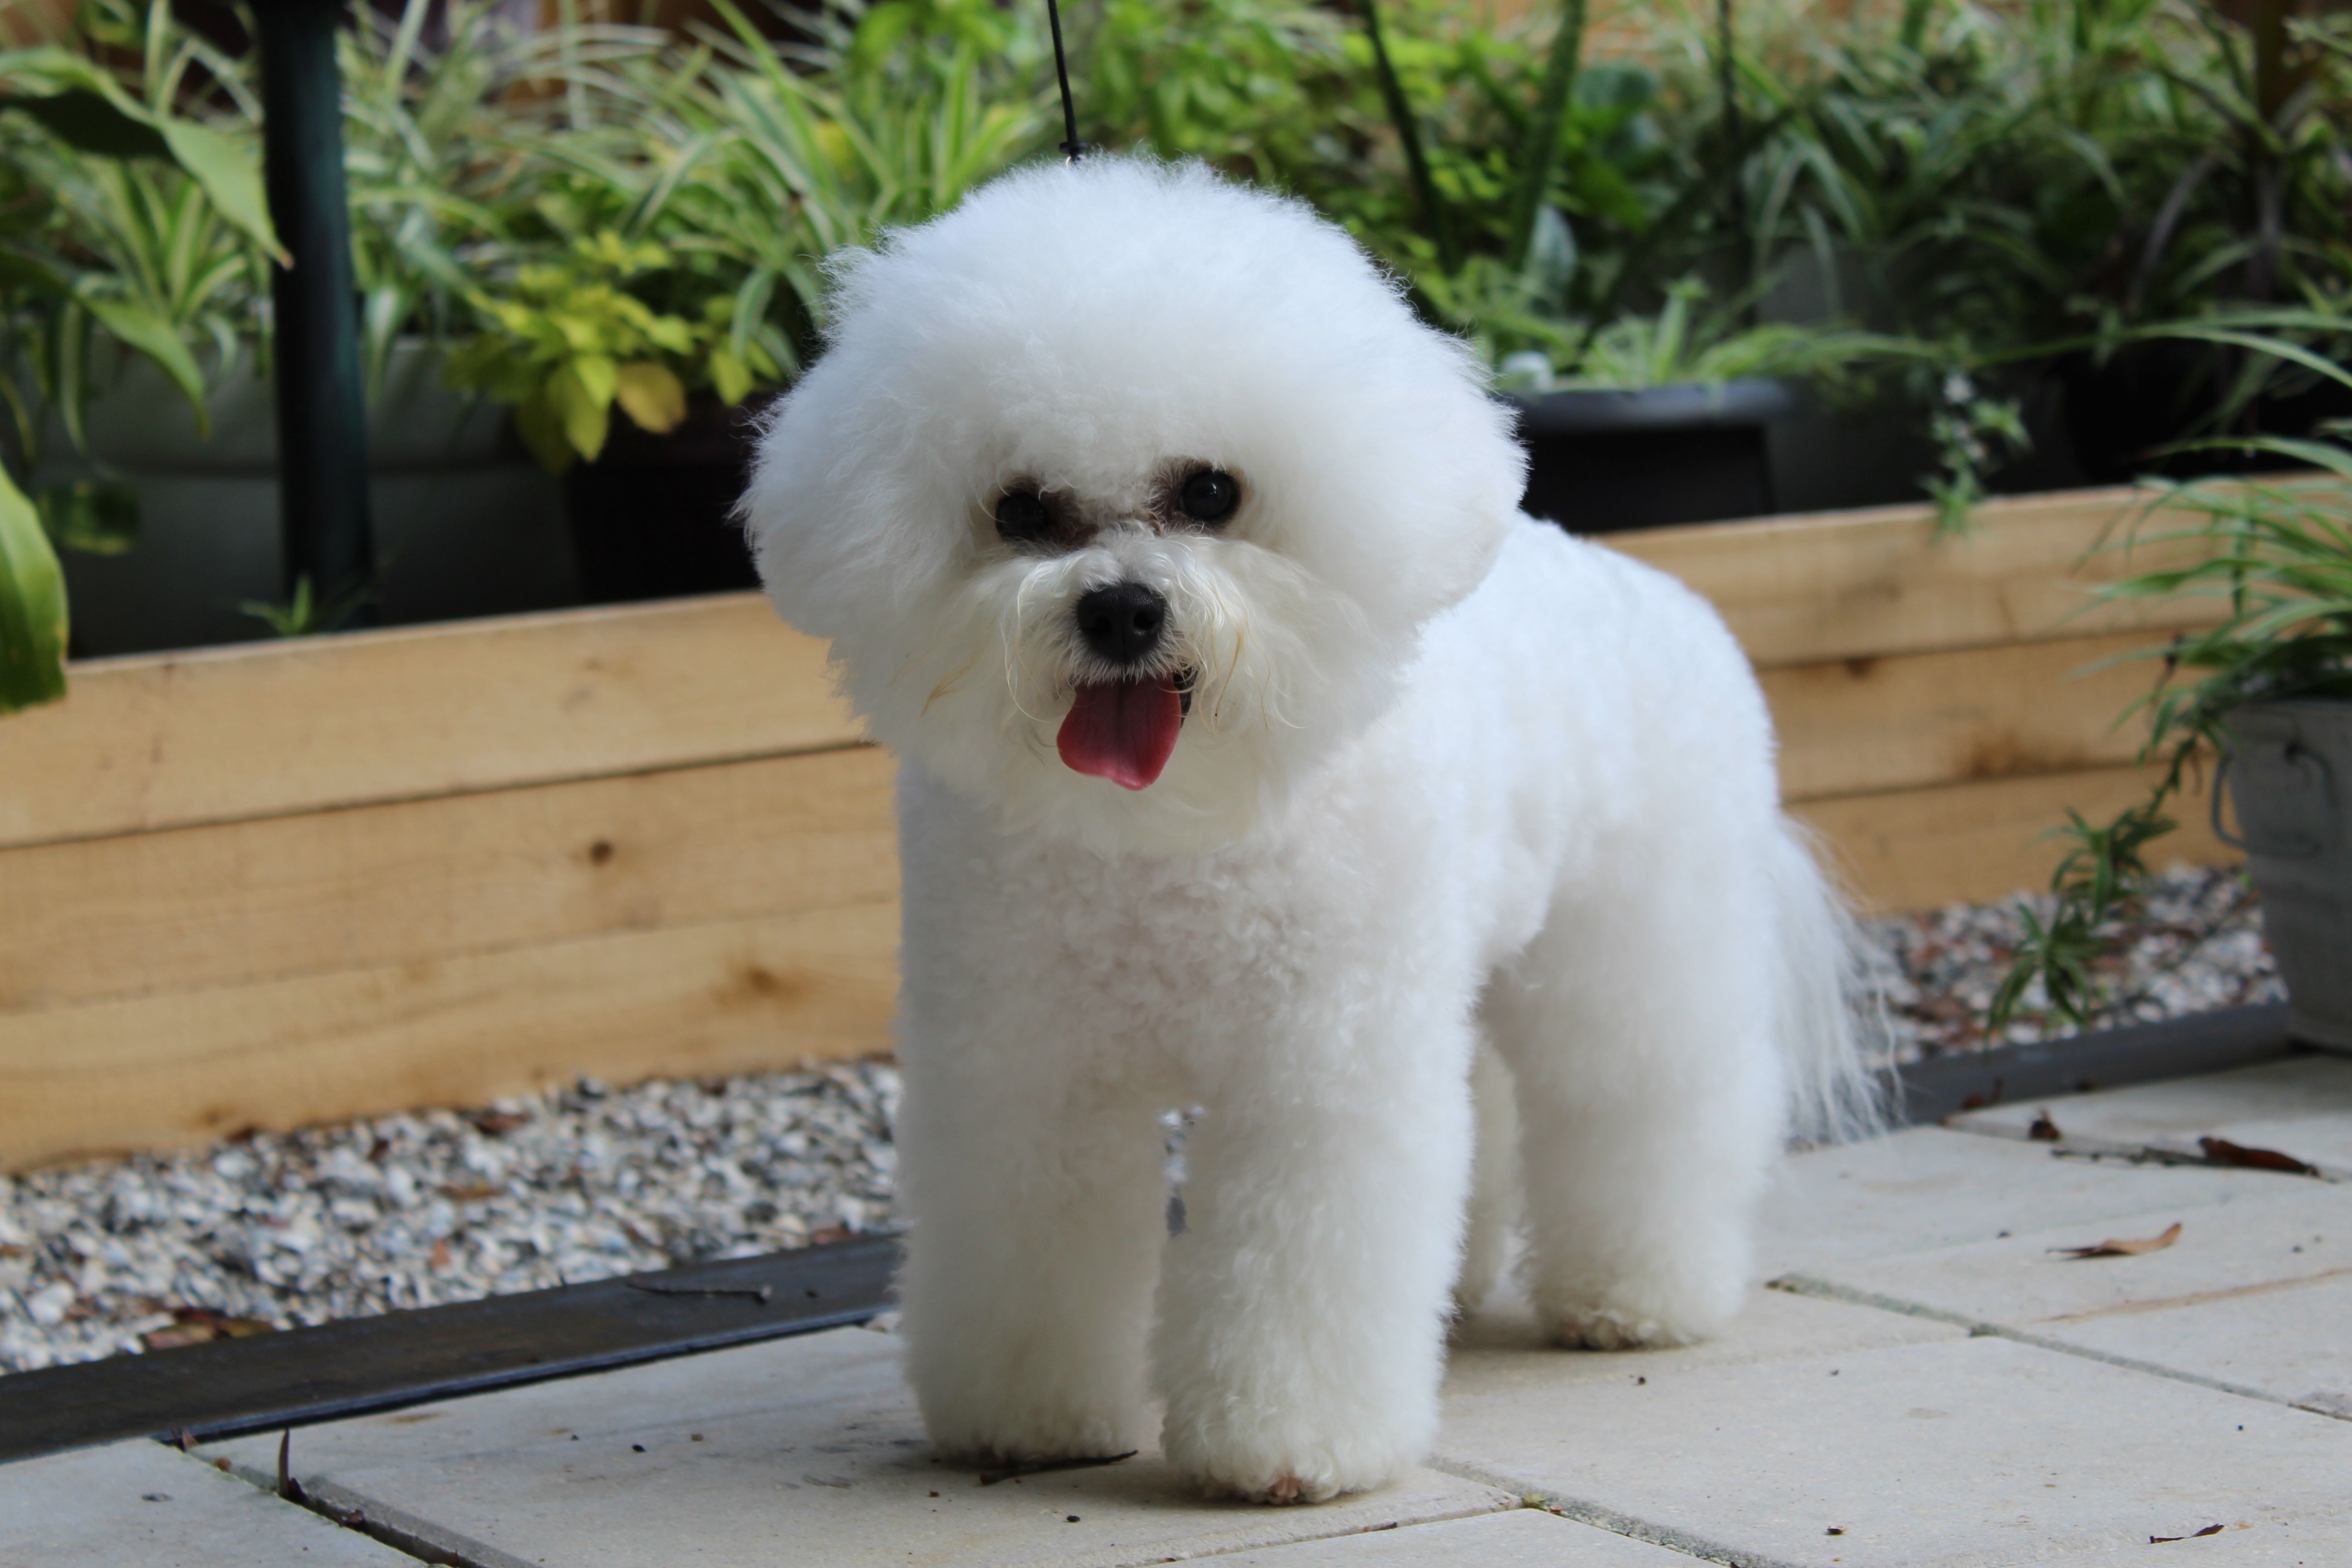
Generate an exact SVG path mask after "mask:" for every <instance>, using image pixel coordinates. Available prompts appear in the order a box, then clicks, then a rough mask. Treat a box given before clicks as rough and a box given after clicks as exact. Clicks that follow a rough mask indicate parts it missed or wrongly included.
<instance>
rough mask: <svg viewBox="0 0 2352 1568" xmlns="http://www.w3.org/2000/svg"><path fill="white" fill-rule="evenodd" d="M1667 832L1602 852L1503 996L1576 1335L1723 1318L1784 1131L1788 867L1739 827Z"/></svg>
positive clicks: (1537, 1257) (1538, 1184) (1706, 1328)
mask: <svg viewBox="0 0 2352 1568" xmlns="http://www.w3.org/2000/svg"><path fill="white" fill-rule="evenodd" d="M1660 837H1662V838H1665V839H1670V840H1672V841H1671V842H1649V843H1645V844H1643V845H1639V846H1628V845H1619V846H1616V847H1614V852H1613V853H1610V854H1604V855H1602V856H1601V857H1599V858H1597V861H1596V864H1595V865H1594V866H1592V867H1590V868H1587V874H1586V875H1585V876H1583V877H1581V878H1580V879H1579V881H1578V882H1577V884H1576V885H1575V886H1574V887H1573V889H1570V891H1568V892H1565V893H1563V894H1562V895H1561V897H1560V898H1559V900H1558V901H1557V902H1556V903H1555V906H1554V908H1553V910H1552V911H1551V914H1550V916H1549V923H1548V924H1547V926H1546V928H1545V929H1544V931H1542V932H1541V933H1540V934H1539V935H1538V937H1537V938H1536V940H1535V942H1533V943H1531V944H1530V945H1529V946H1528V949H1527V951H1526V952H1523V953H1522V954H1521V955H1520V956H1519V958H1518V959H1517V961H1516V962H1515V963H1513V964H1512V966H1511V967H1510V968H1509V969H1507V971H1505V972H1504V973H1502V974H1500V975H1498V976H1497V977H1496V982H1495V984H1493V986H1492V987H1491V988H1490V990H1489V993H1488V996H1487V1005H1486V1017H1487V1021H1488V1025H1489V1026H1490V1028H1491V1029H1492V1030H1493V1032H1494V1036H1495V1040H1496V1046H1497V1047H1498V1048H1499V1049H1500V1050H1501V1051H1502V1052H1503V1054H1504V1056H1505V1057H1506V1058H1507V1059H1508V1060H1509V1062H1510V1064H1511V1068H1512V1074H1513V1077H1514V1079H1516V1082H1517V1089H1518V1110H1519V1117H1520V1120H1521V1122H1522V1125H1523V1129H1524V1131H1523V1132H1522V1135H1521V1152H1522V1159H1523V1167H1524V1170H1525V1172H1526V1176H1527V1205H1528V1290H1529V1294H1530V1295H1531V1296H1532V1298H1533V1299H1534V1302H1535V1307H1536V1310H1537V1313H1538V1318H1539V1319H1540V1320H1541V1321H1542V1322H1543V1324H1544V1326H1545V1328H1546V1330H1547V1331H1549V1333H1550V1334H1551V1336H1552V1337H1553V1338H1555V1339H1556V1340H1558V1341H1559V1342H1561V1343H1564V1344H1572V1345H1588V1346H1591V1347H1593V1348H1596V1349H1621V1348H1631V1347H1633V1346H1637V1345H1655V1344H1682V1343H1687V1342H1691V1341H1693V1340H1696V1339H1700V1338H1704V1337H1705V1336H1706V1335H1708V1334H1710V1333H1713V1332H1714V1331H1716V1330H1717V1328H1719V1327H1720V1326H1721V1325H1722V1324H1723V1322H1724V1321H1726V1320H1727V1318H1729V1317H1730V1315H1731V1314H1732V1312H1733V1311H1734V1310H1737V1308H1738V1304H1739V1301H1740V1299H1741V1297H1742V1295H1743V1294H1744V1293H1745V1290H1746V1288H1747V1283H1748V1267H1749V1257H1750V1238H1749V1228H1750V1224H1751V1219H1752V1215H1753V1210H1754V1207H1755V1204H1756V1201H1757V1199H1758V1197H1759V1195H1760V1194H1761V1192H1762V1189H1763V1186H1764V1184H1765V1181H1766V1178H1767V1175H1768V1173H1769V1170H1770V1169H1771V1165H1772V1163H1773V1161H1774V1159H1775V1157H1776V1156H1777V1154H1778V1152H1779V1150H1780V1144H1781V1142H1782V1139H1783V1136H1784V1133H1783V1129H1784V1126H1785V1113H1784V1109H1783V1104H1784V1091H1783V1088H1782V1083H1781V1072H1780V1061H1779V1058H1778V1056H1777V1053H1776V1051H1775V1049H1774V1045H1773V1040H1772V1025H1773V1016H1774V1000H1775V993H1774V986H1775V977H1774V969H1775V965H1776V963H1777V962H1778V951H1779V947H1778V943H1777V942H1776V940H1775V935H1774V931H1773V910H1772V903H1771V891H1770V886H1769V872H1768V868H1767V866H1766V864H1765V863H1764V861H1763V859H1762V858H1761V857H1760V856H1759V855H1758V854H1757V853H1755V852H1754V850H1755V849H1756V847H1755V846H1748V845H1746V844H1744V843H1743V842H1742V841H1741V840H1740V838H1738V837H1735V836H1733V835H1732V834H1731V833H1729V832H1723V833H1721V834H1720V835H1719V836H1717V835H1709V834H1708V833H1706V831H1705V830H1704V828H1703V827H1699V826H1694V825H1693V824H1692V823H1690V822H1689V821H1687V820H1685V821H1681V822H1676V823H1675V824H1673V826H1672V828H1671V831H1669V832H1668V833H1665V834H1663V835H1661V836H1660ZM1710 839H1712V840H1713V841H1712V842H1710ZM1743 849H1745V850H1748V853H1747V854H1745V855H1743V854H1742V853H1741V851H1742V850H1743ZM1612 867H1613V868H1614V871H1613V872H1612V869H1611V868H1612Z"/></svg>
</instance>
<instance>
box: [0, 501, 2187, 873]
mask: <svg viewBox="0 0 2352 1568" xmlns="http://www.w3.org/2000/svg"><path fill="white" fill-rule="evenodd" d="M2129 498H2130V492H2128V491H2125V490H2099V491H2086V492H2072V493H2069V494H2066V495H2063V496H2054V497H2028V498H2022V499H2017V500H2000V501H1991V502H1987V503H1985V504H1984V505H1983V506H1982V507H1981V508H1979V525H1978V531H1977V532H1976V533H1975V534H1974V535H1972V536H1971V537H1969V538H1966V539H1961V540H1955V541H1949V542H1935V541H1934V540H1933V538H1932V533H1933V524H1932V522H1931V521H1930V519H1929V516H1928V513H1927V509H1925V508H1922V507H1898V508H1886V509H1881V510H1874V511H1858V512H1848V513H1834V514H1829V515H1825V516H1821V517H1813V518H1776V519H1768V520H1764V521H1756V522H1747V523H1727V524H1706V525H1701V526H1698V527H1691V528H1676V529H1662V530H1655V531H1649V532H1645V533H1630V534H1620V535H1616V536H1614V537H1613V538H1612V541H1611V542H1612V543H1614V544H1616V545H1617V546H1618V547H1619V548H1621V549H1624V550H1626V551H1628V552H1632V553H1633V554H1635V555H1638V556H1640V557H1641V558H1643V559H1644V560H1647V561H1650V562H1651V563H1654V564H1656V565H1658V566H1661V567H1663V568H1664V569H1665V570H1667V571H1670V572H1672V573H1674V574H1676V575H1677V576H1680V577H1681V578H1683V580H1684V581H1685V582H1687V583H1689V584H1691V585H1692V586H1693V587H1695V588H1696V589H1697V590H1698V591H1699V592H1701V593H1703V594H1705V595H1707V596H1708V597H1709V598H1711V599H1712V600H1714V601H1715V603H1716V605H1717V607H1718V608H1719V609H1721V610H1722V611H1723V612H1724V614H1725V616H1726V617H1727V619H1728V620H1729V621H1730V622H1731V624H1732V626H1733V629H1734V630H1735V631H1737V632H1738V634H1739V636H1740V637H1741V638H1742V640H1743V642H1744V643H1745V644H1746V645H1747V647H1748V650H1749V653H1750V656H1751V657H1752V658H1755V659H1756V660H1757V661H1758V663H1759V665H1762V666H1765V667H1767V668H1771V667H1777V666H1782V665H1790V664H1804V663H1817V662H1821V661H1822V660H1826V659H1832V658H1860V657H1870V656H1885V655H1891V654H1902V653H1920V652H1927V651H1933V650H1937V649H1947V648H1958V647H1981V646H1988V645H1992V644H1998V643H2005V642H2011V641H2017V640H2021V639H2039V638H2045V637H2075V636H2084V635H2089V634H2091V633H2093V632H2095V631H2097V630H2099V629H2102V627H2105V628H2106V629H2113V627H2114V626H2116V625H2121V624H2125V623H2123V622H2121V621H2112V622H2110V621H2101V622H2097V623H2094V622H2092V621H2089V620H2086V619H2085V620H2074V621H2069V620H2068V619H2067V617H2068V616H2069V615H2070V613H2072V612H2074V611H2077V610H2079V609H2080V608H2081V607H2082V605H2083V604H2084V594H2083V590H2082V586H2081V584H2080V583H2079V582H2069V581H2067V580H2066V574H2068V573H2069V572H2070V571H2072V569H2073V567H2074V563H2075V561H2076V559H2077V558H2078V557H2079V556H2080V555H2081V554H2082V553H2083V552H2084V551H2085V550H2088V549H2089V548H2091V546H2092V545H2093V544H2094V543H2095V542H2096V540H2097V539H2098V537H2099V536H2100V534H2101V532H2102V531H2104V530H2105V529H2106V528H2107V527H2109V526H2110V525H2111V524H2112V523H2113V522H2114V521H2116V519H2117V518H2118V517H2120V516H2122V515H2123V514H2124V512H2125V511H2126V508H2127V507H2128V505H2129V504H2130V500H2129ZM2113 569H2114V566H2113V563H2102V564H2101V565H2100V566H2099V568H2098V572H2106V571H2111V570H2113ZM2096 574H2097V572H2095V573H2093V574H2088V575H2096ZM2203 618H2205V612H2204V611H2203V609H2202V608H2201V606H2198V605H2184V606H2170V607H2167V608H2166V609H2164V610H2162V611H2161V612H2157V613H2151V614H2148V615H2146V616H2142V617H2140V619H2139V620H2138V621H2137V622H2133V623H2131V624H2139V625H2147V626H2179V625H2188V624H2196V623H2197V622H2198V621H2200V620H2201V619H2203ZM858 738H859V737H858V731H857V728H856V723H855V721H853V720H852V719H851V717H850V716H849V714H848V713H847V711H846V710H845V708H844V706H843V705H842V704H841V703H840V702H839V701H838V700H837V699H835V696H834V695H833V692H832V689H831V683H830V681H829V679H827V677H826V674H825V671H824V648H823V647H822V646H821V645H819V644H817V643H815V642H814V641H812V640H811V639H809V638H805V637H800V636H798V635H797V634H795V633H793V632H792V631H790V630H788V629H786V628H785V627H783V626H780V625H779V624H777V622H776V621H775V619H774V617H773V616H772V614H771V612H770V611H769V610H768V608H767V606H766V604H765V602H764V601H763V600H762V599H761V598H760V597H759V596H758V595H748V594H747V595H720V596H718V597H714V598H709V599H701V600H687V601H676V602H672V603H668V604H662V605H638V606H626V607H621V608H607V609H596V610H585V611H565V612H560V613H557V614H553V615H546V616H518V617H514V618H511V619H507V620H497V621H477V622H466V623H457V624H452V625H446V626H427V627H413V628H407V629H404V630H396V631H388V632H374V633H365V634H361V635H357V636H352V637H336V638H331V639H320V640H307V639H306V640H303V641H301V642H299V643H290V644H255V645H247V646H245V647H235V648H214V649H204V650H198V651H194V652H191V653H183V654H172V655H164V656H157V657H142V658H122V659H108V660H97V661H93V662H89V663H85V664H80V665H77V666H76V667H75V668H74V671H73V689H72V692H71V694H70V695H69V696H68V698H67V700H65V701H64V702H62V703H59V704H57V705H55V706H53V707H49V708H44V709H38V710H33V711H31V712H27V713H22V714H17V715H15V716H13V717H11V718H10V719H9V721H7V722H6V723H5V724H0V846H7V845H21V844H32V843H43V842H50V841H56V840H60V839H68V838H78V837H97V836H100V835H103V834H108V833H120V832H126V831H131V830H135V829H145V828H162V827H176V826H189V825H192V824H196V823H205V822H225V821H238V820H244V819H247V818H250V817H256V816H273V815H278V814H282V813H287V812H294V811H306V810H318V809H321V808H325V807H333V806H343V805H367V804H374V803H380V802H384V801H394V800H408V799H415V798H420V797H426V796H434V795H451V794H458V793H463V792H466V791H471V790H481V789H495V788H500V787H506V786H510V785H515V784H533V783H544V782H550V781H553V780H559V779H572V778H587V777H597V776H603V775H608V774H613V773H629V772H635V771H638V770H642V769H645V768H649V767H661V766H672V765H677V764H682V763H702V762H716V761H724V760H731V759H739V758H745V757H755V756H767V755H775V754H780V753H784V752H800V751H812V750H819V749H823V748H826V747H832V746H839V745H845V744H849V743H852V742H855V741H856V740H857V739H858Z"/></svg>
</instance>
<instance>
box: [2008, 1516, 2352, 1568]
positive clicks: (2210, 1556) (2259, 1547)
mask: <svg viewBox="0 0 2352 1568" xmlns="http://www.w3.org/2000/svg"><path fill="white" fill-rule="evenodd" d="M2206 1524H2220V1525H2221V1531H2219V1532H2218V1533H2216V1534H2213V1535H2202V1536H2200V1535H2188V1536H2177V1535H2176V1538H2175V1539H2173V1540H2170V1541H2151V1542H2143V1543H2141V1544H2138V1545H2135V1546H2126V1547H2123V1548H2120V1549H2119V1550H2116V1551H2112V1552H2067V1553H2066V1554H2064V1555H2063V1556H2061V1557H2052V1558H2045V1559H2042V1560H2041V1561H2040V1562H2038V1563H2036V1564H2035V1568H2343V1565H2344V1564H2345V1563H2352V1526H2347V1525H2345V1524H2342V1523H2334V1524H2326V1523H2323V1524H2319V1525H2316V1526H2312V1525H2304V1524H2294V1523H2286V1524H2256V1523H2254V1522H2252V1521H2248V1520H2240V1521H2236V1522H2235V1523H2223V1522H2222V1521H2220V1520H2208V1521H2206ZM2196 1528H2197V1529H2199V1530H2202V1529H2204V1528H2205V1525H2203V1524H2200V1525H2199V1526H2197V1527H2196ZM2164 1533H2165V1534H2167V1535H2175V1534H2176V1532H2174V1531H2165V1532H2164ZM2156 1552H2163V1554H2164V1555H2163V1556H2161V1557H2158V1556H2157V1555H2155V1553H2156Z"/></svg>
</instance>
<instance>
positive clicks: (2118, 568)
mask: <svg viewBox="0 0 2352 1568" xmlns="http://www.w3.org/2000/svg"><path fill="white" fill-rule="evenodd" d="M2135 506H2136V502H2135V500H2134V492H2133V491H2131V490H2129V489H2104V490H2071V491H2065V492H2063V493H2060V494H2057V495H2048V496H2021V497H2017V498H2014V499H2010V500H1996V501H1987V502H1985V503H1983V504H1982V505H1980V506H1979V507H1978V508H1977V511H1976V518H1977V521H1976V528H1975V531H1973V532H1972V533H1970V534H1969V535H1968V536H1966V537H1964V538H1959V539H1951V540H1943V541H1938V540H1937V539H1936V538H1935V520H1934V515H1933V513H1932V512H1931V511H1930V510H1929V509H1927V508H1926V507H1881V508H1875V509H1872V510H1862V511H1849V512H1827V513H1822V514H1821V515H1819V516H1813V517H1781V518H1765V519H1761V520H1759V521H1753V522H1733V523H1712V524H1705V525H1701V526H1697V527H1689V528H1663V529H1652V530H1647V531H1640V532H1632V533H1619V534H1612V535H1610V536H1609V537H1608V539H1607V540H1606V541H1605V542H1607V543H1609V544H1611V545H1612V546H1614V547H1615V548H1617V549H1620V550H1622V551H1624V552H1626V553H1628V554H1630V555H1633V556H1635V557H1637V558H1639V559H1641V560H1643V561H1646V562H1648V563H1650V564H1651V565H1653V566H1656V567H1658V568H1660V569H1661V570H1663V571H1666V572H1670V573H1672V574H1674V575H1675V576H1676V577H1679V578H1681V579H1682V580H1683V581H1684V582H1685V583H1686V584H1689V585H1690V586H1691V587H1693V588H1694V589H1696V590H1697V591H1698V592H1699V593H1701V594H1703V595H1706V597H1707V598H1708V599H1709V600H1710V601H1711V602H1713V604H1714V605H1715V607H1716V608H1717V610H1718V611H1719V612H1721V614H1722V615H1723V617H1724V619H1725V620H1726V621H1727V622H1729V623H1730V626H1731V629H1732V631H1733V632H1734V633H1736V634H1737V635H1738V637H1739V641H1740V645H1741V646H1742V647H1745V648H1746V649H1747V650H1748V658H1751V659H1753V660H1755V661H1756V663H1757V665H1758V666H1759V668H1768V669H1769V668H1775V667H1777V666H1780V665H1789V664H1811V663H1816V662H1819V661H1821V660H1824V659H1832V658H1869V657H1873V656H1879V657H1884V656H1885V655H1889V654H1900V653H1926V652H1929V651H1933V650H1936V649H1941V648H1962V647H1988V646H1991V645H1995V644H2000V643H2011V642H2022V641H2035V640H2040V639H2042V638H2051V637H2083V636H2088V635H2094V634H2097V633H2101V632H2110V631H2116V630H2119V629H2122V628H2124V627H2127V626H2138V627H2149V628H2165V629H2172V628H2177V627H2180V626H2200V625H2204V624H2206V623H2208V622H2210V620H2211V619H2212V618H2213V615H2212V612H2211V610H2210V608H2209V607H2207V606H2206V605H2200V604H2197V603H2194V602H2190V603H2186V604H2177V605H2159V606H2154V607H2147V606H2138V607H2133V608H2131V609H2129V610H2126V609H2123V608H2120V607H2118V608H2111V609H2105V610H2102V611H2100V612H2099V613H2098V614H2097V615H2096V616H2091V615H2086V614H2084V608H2085V606H2086V605H2088V604H2089V594H2088V588H2089V586H2090V584H2094V583H2096V582H2099V581H2102V580H2107V579H2111V578H2113V577H2115V576H2117V575H2121V574H2123V573H2124V571H2125V570H2126V568H2125V567H2124V564H2123V561H2122V557H2121V555H2120V554H2119V553H2118V554H2112V555H2105V556H2101V557H2099V558H2097V559H2095V560H2094V561H2091V562H2089V563H2083V557H2084V554H2085V552H2089V551H2091V550H2093V549H2094V548H2095V547H2096V546H2097V545H2098V543H2099V542H2100V541H2101V539H2102V538H2103V537H2105V536H2106V535H2107V534H2108V533H2109V532H2110V531H2111V530H2116V529H2117V528H2118V525H2119V524H2120V523H2121V522H2122V521H2126V520H2127V519H2128V518H2129V517H2130V515H2131V514H2132V511H2133V510H2134V508H2135ZM2167 558H2168V557H2165V556H2163V555H2160V554H2159V553H2158V552H2154V551H2152V550H2151V551H2143V552H2138V553H2137V555H2136V557H2135V563H2136V564H2135V568H2134V569H2137V568H2140V567H2145V566H2147V565H2149V564H2152V563H2155V562H2157V561H2158V560H2160V559H2167Z"/></svg>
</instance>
